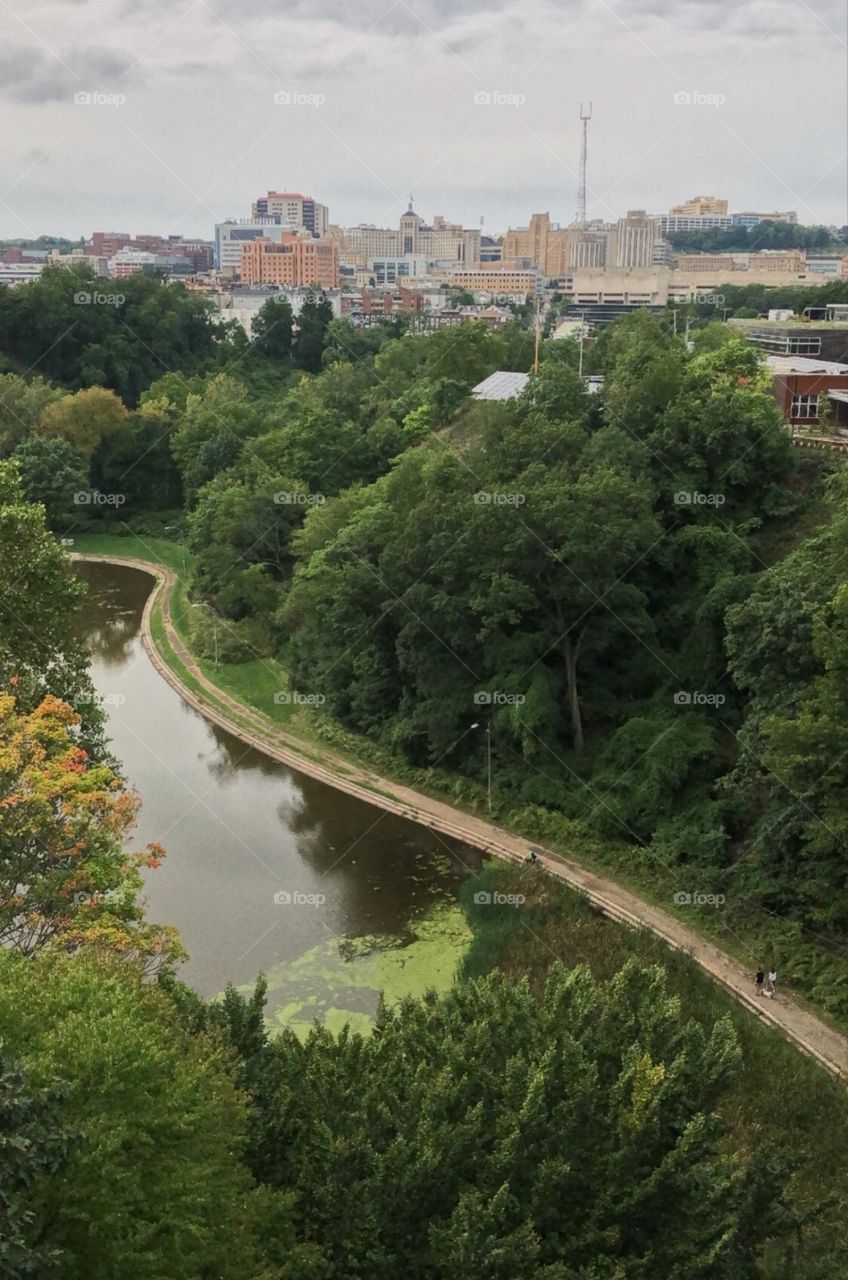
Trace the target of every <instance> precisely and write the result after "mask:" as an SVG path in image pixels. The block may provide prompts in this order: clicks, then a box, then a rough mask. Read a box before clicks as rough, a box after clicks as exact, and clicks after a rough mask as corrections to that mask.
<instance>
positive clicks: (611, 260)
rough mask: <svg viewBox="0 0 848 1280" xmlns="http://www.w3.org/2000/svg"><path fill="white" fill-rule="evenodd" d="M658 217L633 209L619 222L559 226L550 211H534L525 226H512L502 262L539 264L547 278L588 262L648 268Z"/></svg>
mask: <svg viewBox="0 0 848 1280" xmlns="http://www.w3.org/2000/svg"><path fill="white" fill-rule="evenodd" d="M657 239H658V236H657V227H656V222H655V219H654V218H649V217H648V215H647V214H646V213H645V211H644V210H643V209H636V210H630V211H629V212H628V213H627V216H626V217H624V218H619V220H618V222H617V223H615V225H612V224H609V223H590V224H589V225H588V226H586V227H576V226H571V227H560V226H559V225H558V224H557V223H555V222H554V223H552V222H551V219H550V214H547V213H534V214H533V216H532V218H531V219H530V224H529V226H527V227H514V228H510V230H509V231H507V233H506V235H505V236H504V239H503V250H502V261H503V262H504V263H511V264H513V265H514V266H518V267H522V266H525V267H529V266H534V267H538V268H539V270H540V271H541V272H542V275H543V276H544V278H545V279H546V280H558V279H561V278H562V277H564V276H566V275H567V274H568V272H569V271H570V270H571V269H572V268H574V269H578V270H579V269H583V268H586V267H649V266H651V264H652V262H653V257H654V246H655V244H656V242H657Z"/></svg>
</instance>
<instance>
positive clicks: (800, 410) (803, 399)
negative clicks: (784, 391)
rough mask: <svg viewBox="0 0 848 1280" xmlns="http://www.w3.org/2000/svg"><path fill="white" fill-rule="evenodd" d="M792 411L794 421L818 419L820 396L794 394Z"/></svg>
mask: <svg viewBox="0 0 848 1280" xmlns="http://www.w3.org/2000/svg"><path fill="white" fill-rule="evenodd" d="M791 413H792V421H793V422H804V421H810V420H812V419H817V418H818V416H819V397H818V396H793V397H792V410H791Z"/></svg>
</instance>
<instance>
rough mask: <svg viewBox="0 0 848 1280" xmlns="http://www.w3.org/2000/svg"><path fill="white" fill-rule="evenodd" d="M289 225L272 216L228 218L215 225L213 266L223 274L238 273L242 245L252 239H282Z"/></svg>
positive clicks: (288, 230) (289, 232) (286, 233)
mask: <svg viewBox="0 0 848 1280" xmlns="http://www.w3.org/2000/svg"><path fill="white" fill-rule="evenodd" d="M290 234H291V227H289V226H286V225H284V224H283V223H280V222H277V221H275V220H274V219H273V218H228V219H227V220H226V221H225V222H219V223H217V224H216V226H215V268H216V270H218V271H221V272H223V274H224V275H238V272H239V269H240V267H241V250H242V246H243V245H245V244H248V243H250V241H252V240H261V239H265V240H278V241H279V240H282V238H283V236H286V235H290Z"/></svg>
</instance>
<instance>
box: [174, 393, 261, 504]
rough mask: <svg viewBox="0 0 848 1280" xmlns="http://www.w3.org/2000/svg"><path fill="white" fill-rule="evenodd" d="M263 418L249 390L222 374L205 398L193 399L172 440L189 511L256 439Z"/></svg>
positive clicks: (187, 406) (202, 395)
mask: <svg viewBox="0 0 848 1280" xmlns="http://www.w3.org/2000/svg"><path fill="white" fill-rule="evenodd" d="M261 428H262V419H261V416H260V413H259V411H258V410H257V408H256V406H255V405H254V404H253V403H252V402H251V399H250V395H249V392H248V388H247V386H246V385H245V384H244V383H243V382H240V381H238V379H236V378H233V377H231V376H230V375H228V374H217V375H216V376H215V377H214V378H211V379H210V380H209V381H208V383H206V384H205V386H204V388H203V391H202V393H201V394H199V395H197V394H193V393H191V394H188V395H187V396H186V401H185V410H184V412H183V413H182V414H181V415H180V416H179V417H178V425H177V428H176V431H175V432H174V433H173V434H172V436H171V451H172V453H173V455H174V458H175V460H176V463H177V468H178V470H179V473H180V477H181V480H182V485H183V493H184V495H185V499H186V503H187V505H188V506H193V505H194V503H195V501H196V499H197V494H198V492H199V491H200V489H201V488H202V487H203V485H204V484H206V483H207V482H208V481H210V480H212V479H214V478H215V476H217V475H218V474H219V473H220V472H222V471H226V470H227V468H228V467H231V466H232V465H233V463H234V462H235V461H236V459H237V458H238V457H239V455H240V454H241V452H242V450H243V449H245V448H250V447H251V443H252V438H253V437H254V436H256V435H258V434H259V432H260V430H261Z"/></svg>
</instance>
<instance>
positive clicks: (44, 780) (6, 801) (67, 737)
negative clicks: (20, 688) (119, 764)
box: [0, 693, 181, 967]
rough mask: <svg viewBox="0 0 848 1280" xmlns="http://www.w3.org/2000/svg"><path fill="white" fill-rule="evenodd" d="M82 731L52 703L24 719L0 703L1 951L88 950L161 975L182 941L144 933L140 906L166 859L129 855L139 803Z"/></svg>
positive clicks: (12, 704) (7, 699) (154, 929)
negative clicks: (142, 964) (152, 873)
mask: <svg viewBox="0 0 848 1280" xmlns="http://www.w3.org/2000/svg"><path fill="white" fill-rule="evenodd" d="M79 723H80V717H79V715H78V714H77V713H76V711H74V710H73V708H72V707H70V706H69V705H68V704H67V703H66V702H62V701H60V700H59V699H58V698H55V697H52V696H50V697H46V698H45V699H44V700H43V701H42V702H41V703H40V704H39V705H38V706H37V707H36V708H35V710H34V711H32V712H29V713H26V712H21V711H20V710H19V709H18V707H17V703H16V700H15V698H14V697H13V696H11V695H10V694H6V693H0V944H2V945H4V946H11V947H13V948H15V949H17V950H18V951H20V952H23V953H24V954H27V953H30V952H32V951H36V950H38V949H39V948H41V947H44V946H46V945H48V944H60V945H62V946H63V947H65V948H70V949H76V948H77V947H79V946H81V945H82V944H84V943H85V944H89V945H95V946H103V947H108V948H109V950H111V951H116V952H118V953H120V954H125V955H131V956H139V957H142V958H143V959H145V960H146V961H147V962H148V963H149V964H150V965H151V966H153V967H160V966H161V965H162V964H163V963H164V964H168V963H170V962H173V961H174V960H175V959H176V958H178V957H179V955H180V954H181V948H180V944H179V941H178V939H177V936H176V933H175V931H174V930H173V929H172V928H170V927H168V926H164V927H163V926H160V925H151V924H148V923H146V922H145V920H144V917H143V913H142V910H141V907H140V905H139V903H138V900H137V899H138V894H139V890H140V888H141V885H142V878H141V872H142V869H143V868H146V867H155V866H157V865H158V863H159V861H160V859H161V857H162V856H163V854H162V850H161V848H160V847H159V846H158V845H149V846H148V848H147V849H146V850H145V851H144V852H140V853H127V852H126V850H125V841H126V839H127V836H128V834H129V832H130V830H131V828H132V826H133V823H134V821H135V816H136V812H137V809H138V799H137V797H136V796H135V795H134V794H133V793H132V792H131V791H129V790H127V788H126V786H125V785H124V783H123V782H122V780H121V779H120V778H119V777H118V776H117V774H116V773H115V772H114V770H113V769H112V768H111V767H110V766H109V765H106V764H97V763H93V762H92V761H91V760H90V759H89V757H88V755H87V753H86V751H85V750H84V749H83V748H82V747H81V746H80V745H79V741H78V737H77V733H76V730H77V729H78V726H79Z"/></svg>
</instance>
